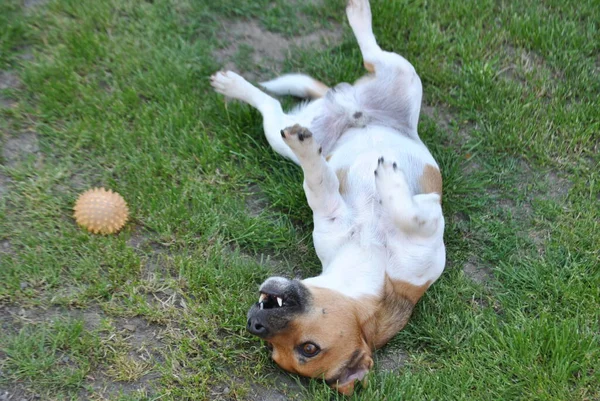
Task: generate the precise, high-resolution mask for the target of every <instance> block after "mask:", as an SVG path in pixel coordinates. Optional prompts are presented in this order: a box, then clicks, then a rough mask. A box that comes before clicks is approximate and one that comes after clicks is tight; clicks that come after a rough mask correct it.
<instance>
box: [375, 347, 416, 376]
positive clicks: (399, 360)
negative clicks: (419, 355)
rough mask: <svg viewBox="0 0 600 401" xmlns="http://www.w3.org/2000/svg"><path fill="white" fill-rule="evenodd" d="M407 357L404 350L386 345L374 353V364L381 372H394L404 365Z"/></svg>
mask: <svg viewBox="0 0 600 401" xmlns="http://www.w3.org/2000/svg"><path fill="white" fill-rule="evenodd" d="M407 358H408V354H407V353H406V352H404V351H402V350H400V349H393V348H390V347H387V348H385V349H383V350H381V351H378V352H377V353H376V354H375V366H376V367H377V370H378V371H381V372H396V371H398V370H400V369H401V368H402V367H404V364H405V363H406V359H407Z"/></svg>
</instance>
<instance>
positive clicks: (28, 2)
mask: <svg viewBox="0 0 600 401" xmlns="http://www.w3.org/2000/svg"><path fill="white" fill-rule="evenodd" d="M47 2H48V0H24V1H23V7H25V8H34V7H39V6H42V5H44V4H46V3H47Z"/></svg>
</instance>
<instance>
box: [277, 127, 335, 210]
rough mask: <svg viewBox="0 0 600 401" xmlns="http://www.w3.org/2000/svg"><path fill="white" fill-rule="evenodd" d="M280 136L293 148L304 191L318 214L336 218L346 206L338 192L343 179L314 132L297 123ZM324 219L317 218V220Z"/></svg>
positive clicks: (310, 204)
mask: <svg viewBox="0 0 600 401" xmlns="http://www.w3.org/2000/svg"><path fill="white" fill-rule="evenodd" d="M281 137H282V138H283V140H284V141H285V143H287V144H288V146H289V147H290V148H291V149H292V151H293V152H294V154H295V155H296V157H297V158H298V160H299V162H300V166H301V167H302V171H303V172H304V192H305V193H306V200H307V201H308V205H309V206H310V208H311V209H312V210H313V213H314V214H315V215H318V216H319V217H328V218H333V219H335V218H336V217H340V216H341V214H342V213H343V212H344V211H345V210H346V206H345V202H344V200H343V199H342V196H341V195H340V192H339V186H340V182H339V180H338V177H337V176H336V174H335V172H334V171H333V169H332V168H331V166H329V164H328V163H327V161H325V158H324V157H323V155H322V148H321V147H320V146H319V144H318V143H317V142H316V141H315V140H314V138H313V135H312V133H311V132H310V131H309V130H308V129H307V128H304V127H302V126H300V125H298V124H296V125H294V126H292V127H288V128H286V129H284V130H282V131H281ZM318 220H321V219H316V218H315V221H318Z"/></svg>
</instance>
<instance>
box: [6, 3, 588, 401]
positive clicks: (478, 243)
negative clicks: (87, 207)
mask: <svg viewBox="0 0 600 401" xmlns="http://www.w3.org/2000/svg"><path fill="white" fill-rule="evenodd" d="M294 4H295V3H294ZM296 7H299V8H296ZM298 10H300V11H301V12H302V14H301V15H300V17H298V16H297V13H298ZM373 13H374V18H375V21H374V26H375V30H376V35H377V37H378V40H379V42H380V44H381V45H382V47H384V48H387V49H391V50H394V51H397V52H399V53H401V54H403V55H405V56H406V57H407V58H408V59H409V60H410V61H411V62H412V63H413V64H414V65H415V67H416V69H417V70H418V71H419V73H420V76H421V78H422V80H423V84H424V91H425V103H426V104H427V105H428V107H429V109H428V110H433V112H428V113H426V114H424V115H423V116H422V119H421V125H420V132H421V137H422V138H423V140H424V141H425V142H426V143H427V144H428V145H429V146H430V148H431V149H432V152H433V153H434V155H435V156H436V158H437V160H438V161H439V162H440V165H441V167H442V173H443V175H444V188H445V189H444V190H445V199H444V213H445V215H446V220H447V231H446V244H447V248H448V266H447V270H446V272H445V273H444V275H443V276H442V277H441V279H440V280H439V281H438V282H437V283H436V284H435V285H434V286H433V288H432V289H431V290H429V291H428V292H427V294H426V295H425V297H424V299H423V300H422V301H421V302H420V303H419V305H418V308H417V311H416V313H415V315H414V317H413V319H412V320H411V322H410V324H409V325H408V327H407V328H406V329H405V330H404V331H402V332H401V333H399V334H398V335H397V336H396V337H395V338H394V339H393V340H392V341H391V343H390V344H389V345H388V347H386V349H384V350H383V351H380V352H379V353H378V354H377V355H378V358H379V361H380V362H381V361H382V360H383V359H384V358H385V356H386V355H388V354H394V353H396V352H398V350H402V352H404V353H405V354H406V355H407V357H406V360H405V361H404V365H403V366H399V367H397V369H396V370H394V371H385V370H383V369H379V368H376V369H375V370H374V372H373V374H372V375H371V377H370V380H369V386H368V387H367V388H364V389H361V390H360V391H358V392H357V393H356V394H355V396H353V397H352V399H356V400H400V399H412V400H421V399H438V400H454V399H456V400H461V399H462V400H497V399H507V400H509V399H510V400H513V399H514V400H521V399H522V400H525V399H526V400H567V399H568V400H597V399H600V370H599V369H598V360H600V345H599V344H600V334H599V333H600V323H599V322H600V309H599V308H598V305H600V262H599V261H600V254H599V250H600V227H599V223H598V222H599V221H600V215H599V211H598V210H599V208H598V204H599V199H600V186H599V175H598V165H599V162H600V157H599V156H598V155H599V150H600V149H599V148H598V146H599V143H600V134H599V132H600V104H599V102H598V93H600V81H599V80H598V71H599V68H600V66H599V64H598V55H599V50H600V49H599V43H600V42H598V41H597V40H596V38H597V37H598V35H599V32H598V27H599V25H600V18H599V14H598V13H597V3H596V2H594V1H591V0H588V1H579V2H576V3H575V2H572V1H568V2H566V1H533V0H532V1H526V2H497V1H496V2H494V1H487V0H486V1H466V2H465V1H456V0H450V1H448V2H425V1H421V0H416V1H407V0H394V1H374V2H373ZM239 18H242V19H243V18H251V19H255V20H257V21H258V22H259V23H260V24H261V26H262V27H263V28H264V29H267V30H270V31H272V32H275V33H278V34H280V35H282V37H283V38H291V37H296V36H298V35H306V34H309V33H311V32H313V31H314V30H316V29H343V30H344V36H343V39H342V40H341V41H340V42H339V43H337V44H333V45H329V46H327V47H319V48H317V49H316V50H315V49H312V50H309V49H305V50H302V49H299V50H297V51H294V52H290V53H289V54H288V58H287V59H286V61H285V63H284V65H283V66H282V69H283V70H285V71H304V72H307V73H309V74H311V75H314V76H316V77H319V78H321V79H322V80H323V81H325V82H327V83H329V84H333V83H336V82H340V81H352V80H354V79H356V78H358V77H359V76H360V75H361V74H362V70H361V69H362V66H361V65H360V62H359V60H360V59H359V53H358V49H357V46H356V45H355V43H354V40H353V38H352V36H351V34H350V32H349V30H348V29H347V28H346V27H343V26H345V25H344V13H343V4H342V2H340V1H333V0H326V1H324V2H322V3H321V2H310V3H308V2H307V3H306V4H302V5H298V6H294V5H292V4H291V3H289V2H285V1H283V0H277V1H275V2H267V1H266V0H258V1H244V2H239V1H233V0H223V1H219V2H202V1H189V0H171V1H163V0H154V1H147V2H143V1H128V0H109V1H96V2H79V1H72V0H50V1H48V2H43V3H42V4H37V5H35V6H34V7H27V8H25V7H23V6H22V5H21V2H20V1H17V0H6V1H4V2H2V3H0V26H2V27H3V29H2V32H1V33H0V39H1V40H0V69H1V70H3V71H6V72H7V73H9V74H13V75H14V76H16V77H18V79H19V81H20V82H21V84H20V85H12V86H9V87H8V88H6V89H3V90H2V92H1V93H0V94H1V96H2V99H9V100H10V102H0V103H1V104H2V106H1V107H2V108H1V109H0V113H1V114H2V118H0V129H1V131H2V137H3V138H2V143H3V144H4V145H3V147H4V149H3V152H2V155H3V159H2V165H1V166H0V307H1V309H0V319H1V320H0V322H1V325H0V371H1V372H2V374H1V375H0V389H6V391H9V392H11V394H12V393H14V394H21V395H23V398H25V397H26V396H29V395H34V394H35V395H39V396H40V397H41V398H42V399H49V400H50V399H52V400H54V399H56V400H67V399H97V400H99V399H119V400H155V399H160V400H171V399H173V400H175V399H177V400H184V399H195V400H202V399H240V400H243V399H268V396H269V395H270V394H271V395H272V394H278V393H285V394H287V396H288V397H290V398H297V399H309V400H330V399H341V397H340V396H339V395H336V394H333V393H332V392H331V391H330V390H329V389H327V388H326V386H324V384H323V383H320V382H319V381H302V382H301V383H300V384H301V385H300V386H297V385H295V384H294V381H293V379H290V377H289V376H287V375H284V374H282V373H281V372H280V370H279V369H278V368H277V367H276V366H274V364H273V363H272V362H270V361H269V360H268V357H267V355H266V352H265V351H264V350H263V348H262V346H261V344H260V342H259V341H257V340H256V339H255V338H253V337H251V336H250V335H249V334H247V333H246V332H245V330H244V327H245V313H246V309H247V307H248V306H249V305H250V304H251V302H253V301H254V298H255V296H256V293H255V291H256V288H257V286H258V284H259V283H260V282H262V281H263V280H264V279H265V278H266V277H268V276H269V275H270V274H273V272H277V273H280V274H285V275H288V276H294V275H300V276H308V275H312V274H317V273H318V271H319V268H320V266H319V263H318V260H317V258H316V255H315V254H314V251H313V250H312V243H311V235H310V234H311V213H310V211H309V209H308V207H307V205H306V204H305V200H304V195H303V192H302V188H301V185H300V182H301V173H300V172H299V171H298V169H297V168H296V167H295V166H293V165H292V164H290V163H288V162H286V161H284V160H282V158H281V157H279V156H277V155H275V154H274V153H273V152H272V151H271V150H270V149H269V147H268V144H267V142H266V140H265V139H264V138H263V135H262V132H261V124H260V116H259V115H258V114H257V113H256V112H255V111H254V110H251V109H250V108H249V107H248V106H245V105H240V104H237V103H225V102H224V101H223V100H222V99H221V98H220V97H219V96H216V95H214V94H213V93H212V92H211V90H210V88H209V85H208V79H207V77H208V76H209V75H210V74H211V73H213V72H214V71H215V70H217V69H218V68H219V67H220V65H219V62H218V61H216V60H215V58H214V57H213V56H212V54H213V52H215V51H216V50H217V49H218V48H219V47H223V46H227V45H228V44H227V43H226V37H227V32H223V26H224V25H223V23H224V21H227V20H234V19H239ZM342 27H343V28H342ZM251 46H252V44H251V43H246V44H241V45H240V47H239V49H238V52H237V54H236V55H235V56H234V58H235V60H233V61H237V62H238V63H239V64H238V69H239V70H241V71H242V72H244V71H248V72H251V71H261V72H263V73H265V74H267V73H269V71H270V68H269V67H268V65H269V64H268V63H265V64H266V65H267V66H265V65H262V66H256V65H254V64H253V62H252V57H251V54H252V51H253V49H252V47H251ZM32 133H33V134H32ZM24 135H29V136H27V137H26V136H24ZM23 138H29V139H28V140H27V141H30V142H31V141H34V142H35V146H37V147H39V152H31V151H29V153H27V151H26V150H27V149H31V147H29V148H27V147H24V146H22V145H23V143H24V142H23V141H25V139H23ZM32 138H33V139H32ZM15 144H16V145H15ZM19 144H21V145H19ZM15 146H17V148H19V146H21V147H20V148H19V149H21V151H20V153H19V151H15ZM26 148H27V149H26ZM34 148H35V147H34ZM98 185H103V186H106V187H110V188H112V189H113V190H116V191H118V192H119V193H121V194H122V195H123V196H124V197H125V199H126V200H127V201H128V203H129V205H130V209H131V214H132V220H131V222H130V223H129V224H128V225H127V226H126V228H125V229H124V230H123V231H122V232H121V233H119V234H118V235H113V236H106V237H102V236H95V235H91V234H87V233H85V232H83V231H82V230H81V229H80V228H78V227H77V226H76V225H75V224H74V222H73V219H72V217H71V215H72V210H71V208H72V205H73V203H74V201H75V199H76V198H77V195H78V194H79V193H80V192H81V191H83V190H85V189H87V188H89V187H92V186H98ZM3 188H4V190H2V189H3ZM466 264H471V265H475V266H476V268H477V269H478V271H479V272H480V273H482V274H483V276H482V277H484V278H485V280H483V282H481V280H480V281H479V282H476V281H474V280H473V279H472V277H470V276H469V274H468V273H465V271H463V267H464V266H465V265H466ZM480 277H481V276H480ZM377 366H379V362H378V365H377Z"/></svg>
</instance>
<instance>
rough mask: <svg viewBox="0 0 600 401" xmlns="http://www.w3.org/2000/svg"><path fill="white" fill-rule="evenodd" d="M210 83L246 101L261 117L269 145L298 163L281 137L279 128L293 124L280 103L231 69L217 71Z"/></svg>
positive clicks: (219, 90) (216, 88) (226, 94)
mask: <svg viewBox="0 0 600 401" xmlns="http://www.w3.org/2000/svg"><path fill="white" fill-rule="evenodd" d="M211 85H212V87H213V88H214V89H215V91H217V92H218V93H221V94H223V95H225V96H228V97H232V98H234V99H238V100H241V101H243V102H246V103H248V104H249V105H251V106H253V107H254V108H256V109H258V111H260V113H261V114H262V117H263V128H264V131H265V136H266V138H267V141H268V142H269V145H271V147H272V148H273V150H275V151H276V152H277V153H279V154H280V155H282V156H284V157H287V158H289V159H291V160H292V161H293V162H295V163H297V164H299V161H298V158H297V157H296V155H295V154H294V152H292V150H291V149H290V148H289V146H288V145H286V143H285V142H284V141H283V139H282V137H281V134H280V132H281V129H283V128H285V127H287V126H289V125H293V124H294V123H295V122H296V121H295V119H294V118H293V116H288V115H286V114H285V113H284V112H283V109H282V108H281V103H279V101H278V100H276V99H274V98H272V97H271V96H269V95H267V94H266V93H264V92H263V91H261V90H260V89H258V88H257V87H255V86H254V85H252V84H251V83H250V82H248V81H246V80H245V79H244V78H243V77H241V76H239V75H238V74H236V73H235V72H233V71H225V72H224V71H219V72H217V73H216V74H214V75H213V76H212V77H211Z"/></svg>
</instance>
